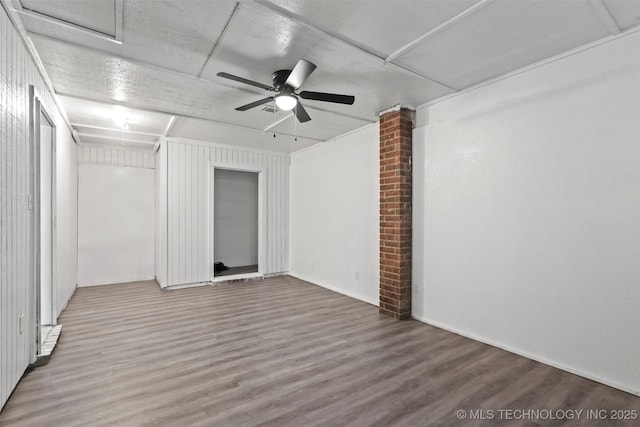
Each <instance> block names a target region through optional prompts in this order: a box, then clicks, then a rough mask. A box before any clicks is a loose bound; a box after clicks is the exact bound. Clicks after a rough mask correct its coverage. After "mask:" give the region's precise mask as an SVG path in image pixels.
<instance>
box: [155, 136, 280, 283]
mask: <svg viewBox="0 0 640 427" xmlns="http://www.w3.org/2000/svg"><path fill="white" fill-rule="evenodd" d="M165 150H166V151H165ZM160 157H161V159H160V162H159V164H160V165H161V167H162V170H160V171H159V174H158V179H159V181H160V185H161V188H162V189H166V191H165V190H163V191H164V194H165V195H166V200H165V199H164V197H163V200H162V201H161V202H166V204H163V205H161V206H159V209H160V210H159V212H157V215H158V218H160V219H161V220H162V221H164V220H165V218H166V223H164V224H161V227H160V231H161V233H162V235H161V236H159V239H160V240H162V241H166V242H167V245H166V249H167V252H166V254H162V255H163V256H166V261H165V262H164V264H165V265H166V272H165V271H159V272H156V276H158V273H160V275H161V276H163V275H164V276H165V277H166V279H165V280H164V281H161V282H160V284H161V285H162V286H175V285H184V284H192V283H194V284H198V283H202V282H207V281H209V280H211V279H212V278H213V262H214V260H213V259H211V253H212V252H213V235H212V233H210V230H211V229H212V226H211V224H210V223H211V222H213V212H212V211H211V209H210V204H211V201H212V200H211V197H210V196H211V192H210V181H211V176H210V171H211V167H212V166H215V167H220V168H229V169H245V170H262V171H263V172H262V175H263V177H262V179H263V180H264V192H265V194H264V197H263V206H264V210H265V229H266V230H265V239H264V240H265V241H264V242H262V243H261V244H262V245H264V246H263V248H264V249H263V254H264V255H263V256H264V259H263V261H262V262H259V264H260V265H261V268H262V271H261V272H262V273H263V274H277V273H282V272H287V271H288V270H289V237H288V233H289V227H288V224H289V197H288V195H289V157H288V156H287V155H284V154H280V153H273V152H268V151H259V150H251V149H243V148H238V147H232V146H226V145H221V144H214V143H208V142H202V141H191V140H183V139H175V138H168V139H166V140H164V141H163V142H162V146H161V148H160ZM165 214H166V216H165Z"/></svg>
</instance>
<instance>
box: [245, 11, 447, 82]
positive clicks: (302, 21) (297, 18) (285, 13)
mask: <svg viewBox="0 0 640 427" xmlns="http://www.w3.org/2000/svg"><path fill="white" fill-rule="evenodd" d="M244 1H245V2H246V1H249V2H250V3H251V4H253V5H258V6H261V7H263V8H265V9H267V10H269V11H271V12H273V13H276V14H278V15H280V16H282V17H284V18H287V19H289V20H290V21H293V22H297V23H299V24H301V25H303V26H305V27H307V28H310V29H312V30H314V31H316V32H319V33H321V34H324V35H325V36H328V37H330V38H332V39H334V40H338V41H339V42H341V43H343V44H344V45H346V46H349V47H351V48H354V49H357V50H359V51H360V52H362V53H364V54H366V55H368V56H370V57H373V58H376V59H378V60H380V61H381V62H382V65H383V66H384V65H387V64H391V65H392V66H395V67H398V68H399V69H402V70H404V71H405V72H407V73H409V74H412V75H414V76H416V77H419V78H421V79H424V80H429V81H430V82H433V83H435V84H438V85H440V86H443V87H445V88H448V89H450V90H453V91H457V89H454V88H452V87H450V86H447V85H446V84H444V83H441V82H439V81H437V80H434V79H432V78H429V77H427V76H424V75H422V74H419V73H417V72H415V71H413V70H410V69H408V68H404V67H401V66H399V65H397V64H394V63H391V62H387V61H385V58H383V57H381V56H378V55H377V54H375V53H373V52H371V51H369V50H367V49H365V48H364V47H362V46H358V45H356V44H353V43H351V42H349V41H348V40H345V39H343V38H342V37H340V36H338V35H337V34H333V33H331V32H329V31H327V30H323V29H322V28H318V27H316V26H314V25H312V24H310V23H309V22H307V21H306V20H305V19H303V18H302V17H300V16H297V15H294V14H292V13H290V12H288V11H287V10H285V9H282V8H281V7H279V6H276V5H274V4H273V3H269V2H268V1H266V0H244Z"/></svg>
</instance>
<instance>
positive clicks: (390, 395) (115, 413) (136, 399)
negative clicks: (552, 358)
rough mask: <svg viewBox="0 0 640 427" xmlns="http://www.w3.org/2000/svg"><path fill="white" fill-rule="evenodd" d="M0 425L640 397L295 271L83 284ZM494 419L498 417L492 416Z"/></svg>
mask: <svg viewBox="0 0 640 427" xmlns="http://www.w3.org/2000/svg"><path fill="white" fill-rule="evenodd" d="M60 322H61V323H62V324H63V325H64V328H63V332H62V336H61V339H60V342H59V344H58V348H57V349H56V350H55V352H54V354H53V356H52V359H51V361H50V362H49V364H48V365H46V366H44V367H41V368H38V369H35V370H33V371H31V372H29V373H28V374H27V375H26V376H25V377H24V378H23V379H22V381H21V383H20V384H19V385H18V387H17V389H16V391H15V393H14V394H13V396H12V397H11V399H10V400H9V402H8V403H7V405H6V406H5V409H4V410H3V412H2V413H1V414H0V425H3V426H16V427H18V426H28V427H36V426H53V427H57V426H65V427H73V426H83V427H85V426H91V427H97V426H145V425H158V426H258V425H259V426H263V425H264V426H266V425H269V426H316V425H317V426H345V425H353V426H456V425H460V426H475V425H513V426H556V425H585V426H593V425H602V426H605V425H638V422H637V421H636V422H629V423H627V424H624V423H621V422H619V423H613V422H611V421H610V420H608V421H603V422H599V423H598V422H594V421H593V420H586V419H585V418H584V415H583V417H582V418H581V419H578V420H573V421H566V420H534V421H528V422H527V421H521V420H513V421H509V420H498V419H494V420H492V421H487V420H485V421H481V420H468V419H467V420H458V418H457V417H456V411H457V410H458V409H465V410H469V409H481V408H484V409H493V410H497V409H518V408H520V409H527V408H535V409H565V410H566V409H586V408H591V409H613V408H616V409H636V410H639V412H640V398H638V397H635V396H632V395H630V394H627V393H624V392H621V391H618V390H615V389H612V388H609V387H606V386H604V385H601V384H598V383H595V382H592V381H589V380H586V379H584V378H580V377H577V376H575V375H572V374H569V373H566V372H563V371H560V370H558V369H554V368H551V367H549V366H546V365H543V364H540V363H537V362H534V361H531V360H528V359H525V358H523V357H519V356H516V355H513V354H511V353H508V352H506V351H503V350H499V349H497V348H494V347H491V346H488V345H485V344H481V343H479V342H476V341H473V340H470V339H467V338H464V337H461V336H459V335H455V334H452V333H449V332H446V331H443V330H440V329H437V328H434V327H431V326H429V325H425V324H423V323H420V322H417V321H405V322H398V321H394V320H391V319H388V318H385V317H382V316H380V315H379V314H378V312H377V308H376V307H373V306H371V305H368V304H365V303H362V302H359V301H356V300H353V299H351V298H348V297H345V296H342V295H339V294H336V293H334V292H331V291H328V290H325V289H323V288H320V287H317V286H313V285H310V284H308V283H305V282H302V281H299V280H297V279H294V278H291V277H278V278H272V279H267V280H264V281H254V282H246V283H233V284H227V285H222V286H217V287H210V286H206V287H200V288H191V289H181V290H173V291H165V292H163V291H161V290H160V289H159V288H158V286H157V285H156V284H155V282H144V283H133V284H123V285H111V286H99V287H93V288H80V289H78V290H77V291H76V293H75V295H74V296H73V298H72V300H71V302H70V304H69V306H68V307H67V309H66V310H65V311H64V313H63V314H62V316H61V318H60ZM496 418H498V417H497V415H496Z"/></svg>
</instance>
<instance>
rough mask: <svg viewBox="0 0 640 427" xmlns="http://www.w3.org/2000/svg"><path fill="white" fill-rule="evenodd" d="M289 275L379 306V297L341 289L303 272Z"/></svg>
mask: <svg viewBox="0 0 640 427" xmlns="http://www.w3.org/2000/svg"><path fill="white" fill-rule="evenodd" d="M289 276H291V277H295V278H296V279H300V280H303V281H305V282H309V283H311V284H312V285H316V286H320V287H321V288H325V289H329V290H330V291H333V292H337V293H339V294H342V295H346V296H348V297H351V298H353V299H357V300H359V301H362V302H366V303H367V304H371V305H375V306H376V307H378V299H377V298H376V299H373V298H371V299H370V298H365V297H362V296H360V295H357V294H355V293H353V292H349V291H345V290H344V289H340V288H337V287H335V286H331V285H327V284H326V283H322V282H318V281H317V280H313V279H310V278H308V277H305V276H303V275H301V274H296V273H289ZM376 285H377V284H376Z"/></svg>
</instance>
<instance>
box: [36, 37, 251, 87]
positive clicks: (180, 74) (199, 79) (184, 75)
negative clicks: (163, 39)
mask: <svg viewBox="0 0 640 427" xmlns="http://www.w3.org/2000/svg"><path fill="white" fill-rule="evenodd" d="M28 33H29V34H30V35H32V36H36V38H38V37H39V38H42V39H46V40H50V41H54V42H57V43H61V44H65V45H67V46H73V47H76V48H78V49H81V50H85V51H88V52H92V53H95V54H102V55H108V56H110V57H112V58H115V59H119V60H122V61H128V62H130V63H131V64H133V65H137V66H139V67H146V68H150V69H152V70H155V71H159V72H162V73H167V74H172V75H174V76H178V77H182V78H185V79H188V80H192V81H195V82H200V83H210V84H213V85H216V86H221V87H225V88H231V89H237V90H241V91H244V92H246V93H251V94H262V92H258V91H257V90H255V91H253V90H250V89H248V88H244V87H237V86H232V85H227V84H223V83H222V82H219V81H215V80H210V79H207V78H204V77H197V76H194V75H193V74H189V73H185V72H182V71H177V70H172V69H170V68H165V67H162V66H160V65H156V64H152V63H150V62H146V61H142V60H140V59H135V58H131V57H128V56H123V55H118V54H115V53H112V52H107V51H104V50H101V49H94V48H92V47H89V46H84V45H81V44H79V43H75V42H71V41H67V40H62V39H59V38H57V37H51V36H48V35H45V34H40V33H37V32H35V31H29V32H28Z"/></svg>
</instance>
